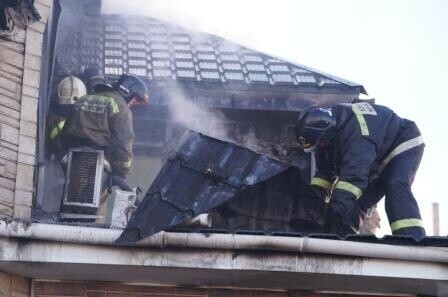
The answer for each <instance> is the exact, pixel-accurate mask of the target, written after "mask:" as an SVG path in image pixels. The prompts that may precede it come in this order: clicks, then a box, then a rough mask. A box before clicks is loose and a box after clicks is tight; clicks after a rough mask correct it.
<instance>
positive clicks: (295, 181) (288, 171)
mask: <svg viewBox="0 0 448 297" xmlns="http://www.w3.org/2000/svg"><path fill="white" fill-rule="evenodd" d="M302 156H307V155H302ZM307 160H308V159H300V158H299V157H298V158H297V159H296V160H295V163H294V164H295V165H294V166H293V165H291V164H288V163H284V162H280V161H277V160H273V159H270V158H268V157H267V156H265V155H261V154H257V153H255V152H253V151H251V150H249V149H246V148H243V147H240V146H237V145H235V144H232V143H229V142H225V141H221V140H217V139H214V138H211V137H208V136H205V135H202V134H199V133H196V132H187V133H186V134H185V135H184V136H183V137H182V139H181V140H180V141H179V145H178V147H177V148H176V149H174V151H173V154H172V157H170V158H169V159H168V160H167V162H166V163H165V165H164V167H163V168H162V170H161V171H160V172H159V174H158V175H157V177H156V179H155V180H154V182H153V183H152V185H151V187H150V188H149V190H148V191H147V193H146V195H145V197H144V199H143V200H142V202H141V203H140V205H139V206H138V208H137V210H136V212H135V214H134V215H133V216H132V218H131V220H130V222H129V223H128V225H127V227H126V229H125V231H124V232H123V234H122V235H121V236H120V238H119V239H118V241H117V242H120V243H125V242H134V241H137V240H140V239H142V238H144V237H147V236H150V235H152V234H155V233H157V232H159V231H161V230H166V229H168V228H170V227H173V226H176V225H178V224H180V223H182V222H185V221H187V220H189V219H191V218H193V217H195V216H197V215H199V214H202V213H209V212H213V213H212V220H213V222H214V223H213V228H215V229H216V228H218V229H224V230H226V231H228V232H234V231H236V230H251V231H262V232H306V233H313V232H321V233H324V232H338V233H340V234H349V233H353V232H352V231H351V230H349V229H347V230H346V229H345V228H344V227H343V226H339V224H338V223H335V222H334V221H333V220H332V219H331V218H330V219H328V218H326V217H325V212H326V211H325V209H326V204H325V203H324V201H322V200H321V199H319V198H317V197H316V196H315V195H314V194H313V192H312V191H311V188H310V186H308V185H307V184H305V182H304V180H306V179H308V178H309V176H308V175H309V174H310V172H311V170H310V167H309V166H308V162H307Z"/></svg>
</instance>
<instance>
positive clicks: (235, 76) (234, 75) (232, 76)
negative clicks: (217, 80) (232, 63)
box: [224, 72, 244, 81]
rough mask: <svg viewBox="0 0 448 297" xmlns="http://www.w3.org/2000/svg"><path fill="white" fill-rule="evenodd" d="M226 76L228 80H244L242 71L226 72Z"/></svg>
mask: <svg viewBox="0 0 448 297" xmlns="http://www.w3.org/2000/svg"><path fill="white" fill-rule="evenodd" d="M224 76H225V78H226V79H228V80H239V81H244V75H243V73H242V72H226V73H224Z"/></svg>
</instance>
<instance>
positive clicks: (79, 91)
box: [58, 76, 86, 104]
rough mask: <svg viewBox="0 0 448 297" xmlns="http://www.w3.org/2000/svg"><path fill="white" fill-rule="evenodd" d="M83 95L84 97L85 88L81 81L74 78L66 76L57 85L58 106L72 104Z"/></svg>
mask: <svg viewBox="0 0 448 297" xmlns="http://www.w3.org/2000/svg"><path fill="white" fill-rule="evenodd" d="M84 95H86V86H85V84H84V83H83V82H82V80H80V79H79V78H77V77H75V76H68V77H66V78H64V79H63V80H61V82H60V83H59V86H58V99H59V104H73V103H74V102H75V101H76V100H77V99H78V98H81V97H82V96H84Z"/></svg>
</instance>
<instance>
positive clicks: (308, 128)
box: [295, 107, 336, 153]
mask: <svg viewBox="0 0 448 297" xmlns="http://www.w3.org/2000/svg"><path fill="white" fill-rule="evenodd" d="M295 128H296V139H297V141H298V142H299V144H300V146H301V147H302V148H303V150H304V151H305V152H306V153H310V152H312V151H314V150H315V149H316V147H317V146H318V145H319V143H320V141H321V140H322V139H326V140H331V139H333V138H334V136H335V134H336V119H335V117H334V115H333V112H332V110H331V109H326V108H319V107H310V108H307V109H305V110H303V111H302V112H301V114H300V116H299V118H298V119H297V122H296V127H295Z"/></svg>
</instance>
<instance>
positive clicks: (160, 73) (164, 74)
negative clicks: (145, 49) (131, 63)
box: [152, 69, 171, 77]
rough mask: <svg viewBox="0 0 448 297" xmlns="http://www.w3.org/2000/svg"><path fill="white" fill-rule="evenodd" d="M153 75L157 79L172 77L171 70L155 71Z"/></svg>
mask: <svg viewBox="0 0 448 297" xmlns="http://www.w3.org/2000/svg"><path fill="white" fill-rule="evenodd" d="M152 73H153V75H154V76H156V77H167V76H171V70H170V69H153V70H152Z"/></svg>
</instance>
